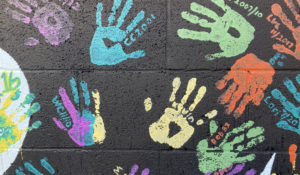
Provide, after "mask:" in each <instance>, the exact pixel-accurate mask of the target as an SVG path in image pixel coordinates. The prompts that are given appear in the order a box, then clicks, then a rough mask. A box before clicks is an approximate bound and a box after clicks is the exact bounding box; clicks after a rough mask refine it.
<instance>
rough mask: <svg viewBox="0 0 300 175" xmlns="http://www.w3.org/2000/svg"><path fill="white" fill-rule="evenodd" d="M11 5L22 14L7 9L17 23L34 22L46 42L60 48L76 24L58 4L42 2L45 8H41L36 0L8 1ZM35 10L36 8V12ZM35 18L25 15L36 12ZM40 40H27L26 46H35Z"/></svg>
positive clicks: (46, 0) (30, 38) (45, 0)
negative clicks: (24, 0)
mask: <svg viewBox="0 0 300 175" xmlns="http://www.w3.org/2000/svg"><path fill="white" fill-rule="evenodd" d="M7 1H8V3H9V4H11V5H13V6H15V7H16V8H17V9H19V10H20V11H22V12H23V13H24V14H23V13H22V12H19V11H17V10H13V9H11V8H10V7H6V8H5V12H6V13H7V14H8V15H9V16H11V17H12V18H13V19H15V20H17V21H21V22H23V23H25V24H29V23H30V22H32V24H33V26H34V27H36V28H37V29H38V30H39V32H40V33H41V34H42V35H43V36H44V37H45V41H46V42H47V43H50V44H51V45H54V46H58V45H59V44H60V43H62V42H64V41H66V40H67V39H69V37H70V33H71V32H72V29H73V26H74V24H73V23H72V21H71V19H70V17H69V15H68V14H67V13H66V12H65V11H64V10H63V9H62V8H61V7H60V6H59V5H57V4H55V3H53V2H48V0H41V1H42V3H44V6H43V7H39V5H38V2H37V1H36V0H26V2H27V3H25V2H21V1H20V0H7ZM34 8H36V9H35V10H34ZM34 11H35V13H34V15H33V18H32V19H31V18H30V17H29V16H27V15H25V14H28V13H32V12H34ZM38 44H39V40H38V39H36V38H34V37H29V38H27V39H25V45H27V46H35V45H38Z"/></svg>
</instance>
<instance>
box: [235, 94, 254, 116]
mask: <svg viewBox="0 0 300 175" xmlns="http://www.w3.org/2000/svg"><path fill="white" fill-rule="evenodd" d="M251 100H252V97H251V96H250V95H248V94H246V95H244V97H243V99H242V100H241V102H240V105H239V106H238V107H237V108H236V110H235V111H234V114H233V116H234V117H235V118H238V117H240V116H241V115H242V114H243V112H244V111H245V109H246V106H247V104H248V103H249V102H250V101H251Z"/></svg>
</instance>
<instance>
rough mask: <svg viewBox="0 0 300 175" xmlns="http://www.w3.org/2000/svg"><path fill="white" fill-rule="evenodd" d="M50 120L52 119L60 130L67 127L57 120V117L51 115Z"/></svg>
mask: <svg viewBox="0 0 300 175" xmlns="http://www.w3.org/2000/svg"><path fill="white" fill-rule="evenodd" d="M52 120H53V121H54V123H55V124H56V126H57V127H58V128H59V129H62V130H65V131H67V128H66V127H65V126H64V125H63V124H62V122H61V121H59V120H57V118H55V117H53V118H52Z"/></svg>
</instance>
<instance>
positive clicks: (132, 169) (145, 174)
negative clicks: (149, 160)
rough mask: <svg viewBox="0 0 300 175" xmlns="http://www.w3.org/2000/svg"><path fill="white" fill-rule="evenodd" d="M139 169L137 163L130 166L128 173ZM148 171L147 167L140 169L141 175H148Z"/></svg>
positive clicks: (133, 172)
mask: <svg viewBox="0 0 300 175" xmlns="http://www.w3.org/2000/svg"><path fill="white" fill-rule="evenodd" d="M138 169H139V166H138V165H136V164H135V165H133V166H132V168H131V171H130V173H129V175H135V173H136V172H137V171H138ZM149 173H150V170H149V168H145V169H144V170H143V171H142V174H141V175H148V174H149Z"/></svg>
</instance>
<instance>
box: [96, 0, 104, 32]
mask: <svg viewBox="0 0 300 175" xmlns="http://www.w3.org/2000/svg"><path fill="white" fill-rule="evenodd" d="M102 10H103V4H102V3H98V4H97V12H96V24H97V25H98V26H99V27H102Z"/></svg>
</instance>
